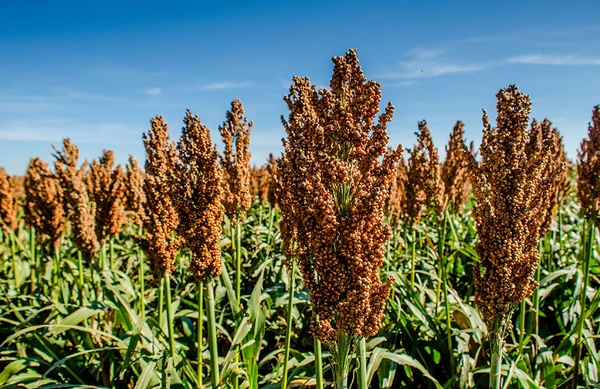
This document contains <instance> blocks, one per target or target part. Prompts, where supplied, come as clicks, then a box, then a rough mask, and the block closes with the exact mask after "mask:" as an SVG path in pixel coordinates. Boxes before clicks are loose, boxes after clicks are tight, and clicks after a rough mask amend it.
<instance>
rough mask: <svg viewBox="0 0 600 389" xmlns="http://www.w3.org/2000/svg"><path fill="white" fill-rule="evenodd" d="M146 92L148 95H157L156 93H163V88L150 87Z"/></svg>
mask: <svg viewBox="0 0 600 389" xmlns="http://www.w3.org/2000/svg"><path fill="white" fill-rule="evenodd" d="M145 92H146V94H147V95H150V96H156V95H160V94H161V93H162V89H161V88H150V89H146V90H145Z"/></svg>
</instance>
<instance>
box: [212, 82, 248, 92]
mask: <svg viewBox="0 0 600 389" xmlns="http://www.w3.org/2000/svg"><path fill="white" fill-rule="evenodd" d="M253 85H254V84H253V83H252V82H249V81H242V82H234V81H222V82H211V83H208V84H204V85H200V89H202V90H207V91H213V90H222V89H233V88H248V87H250V86H253Z"/></svg>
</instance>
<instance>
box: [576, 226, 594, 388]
mask: <svg viewBox="0 0 600 389" xmlns="http://www.w3.org/2000/svg"><path fill="white" fill-rule="evenodd" d="M583 228H584V232H583V245H582V246H583V247H582V254H583V255H582V258H581V259H582V261H581V262H582V265H583V285H582V287H581V294H580V296H579V306H580V310H581V312H580V314H579V320H578V321H577V343H576V347H575V364H574V365H573V369H574V372H573V389H577V382H578V381H579V363H580V360H581V350H582V348H583V339H582V336H581V335H582V333H583V325H584V323H585V319H586V318H585V313H586V312H585V310H586V309H587V289H588V285H589V282H590V262H591V260H592V250H593V247H594V234H595V229H594V224H593V223H590V222H587V221H584V227H583Z"/></svg>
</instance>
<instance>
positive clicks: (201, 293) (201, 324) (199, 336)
mask: <svg viewBox="0 0 600 389" xmlns="http://www.w3.org/2000/svg"><path fill="white" fill-rule="evenodd" d="M203 316H204V285H203V284H202V281H198V324H197V336H196V338H197V340H198V346H197V347H198V389H201V388H202V338H203V334H202V330H203V328H204V322H203V320H202V319H203Z"/></svg>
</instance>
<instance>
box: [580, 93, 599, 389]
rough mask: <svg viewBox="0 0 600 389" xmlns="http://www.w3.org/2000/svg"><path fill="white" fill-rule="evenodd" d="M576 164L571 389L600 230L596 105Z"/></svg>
mask: <svg viewBox="0 0 600 389" xmlns="http://www.w3.org/2000/svg"><path fill="white" fill-rule="evenodd" d="M578 159H579V164H578V166H577V178H578V181H577V197H578V198H579V202H580V203H581V210H582V213H583V215H584V216H585V219H586V223H585V224H584V225H586V228H584V232H583V234H584V235H583V239H582V242H583V248H582V250H581V252H582V254H583V255H582V258H581V259H582V267H583V287H582V291H581V294H580V303H579V304H580V307H579V309H580V317H579V321H578V322H577V346H576V351H575V365H574V369H575V371H574V374H573V389H576V388H577V384H578V381H579V369H580V367H579V364H580V359H581V350H582V343H583V339H582V333H583V327H584V323H585V320H586V317H585V314H586V307H587V304H586V303H587V290H588V285H589V278H590V262H591V258H592V251H593V242H594V239H595V238H594V237H595V235H596V233H595V230H594V226H595V227H596V228H600V105H597V106H595V107H594V110H593V111H592V122H591V123H590V124H589V126H588V137H587V139H583V141H582V142H581V150H580V151H579V152H578Z"/></svg>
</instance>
